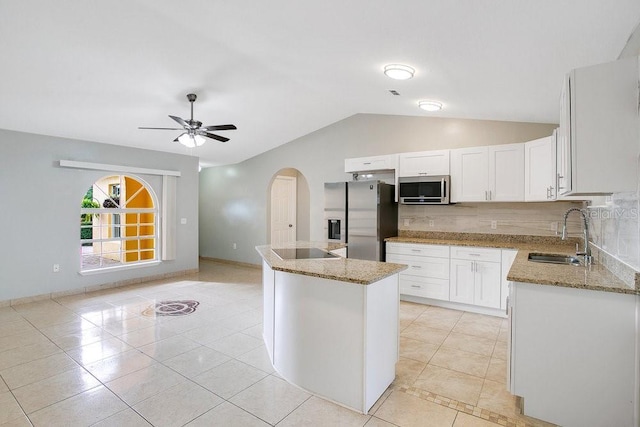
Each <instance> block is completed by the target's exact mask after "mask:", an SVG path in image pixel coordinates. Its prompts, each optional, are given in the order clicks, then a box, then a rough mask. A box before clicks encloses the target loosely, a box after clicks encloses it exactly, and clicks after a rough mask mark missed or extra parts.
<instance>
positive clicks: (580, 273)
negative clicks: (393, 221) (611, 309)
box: [386, 232, 640, 295]
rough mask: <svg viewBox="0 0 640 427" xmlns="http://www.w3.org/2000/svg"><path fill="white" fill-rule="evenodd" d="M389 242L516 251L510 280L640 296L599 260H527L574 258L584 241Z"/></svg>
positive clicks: (420, 237) (455, 236) (469, 237)
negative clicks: (556, 256) (583, 262)
mask: <svg viewBox="0 0 640 427" xmlns="http://www.w3.org/2000/svg"><path fill="white" fill-rule="evenodd" d="M386 241H387V242H397V243H421V244H432V245H451V246H476V247H489V248H500V249H516V250H518V254H517V256H516V258H515V260H514V262H513V265H512V266H511V270H509V274H508V275H507V279H508V280H511V281H514V282H526V283H535V284H539V285H549V286H562V287H569V288H577V289H589V290H594V291H606V292H617V293H625V294H635V295H640V289H638V287H637V286H636V287H632V286H629V285H627V284H626V283H624V282H623V281H622V280H621V279H619V278H618V277H617V276H616V275H614V274H613V273H612V272H611V271H609V270H608V269H607V268H606V267H605V266H604V265H602V264H600V263H599V262H597V260H596V262H595V263H594V264H593V265H590V266H586V267H585V266H573V265H562V264H548V263H537V262H531V261H529V260H528V257H529V253H532V252H537V253H550V254H563V255H575V252H576V250H575V244H576V242H581V239H569V240H568V242H565V241H562V240H560V238H559V237H557V236H517V235H504V234H475V233H474V234H471V233H444V232H443V233H432V232H409V233H404V234H401V235H400V236H398V237H391V238H388V239H386Z"/></svg>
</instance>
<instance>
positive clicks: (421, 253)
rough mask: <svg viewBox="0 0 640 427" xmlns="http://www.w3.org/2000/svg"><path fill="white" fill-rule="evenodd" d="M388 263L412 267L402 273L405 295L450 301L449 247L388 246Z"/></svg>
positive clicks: (393, 244)
mask: <svg viewBox="0 0 640 427" xmlns="http://www.w3.org/2000/svg"><path fill="white" fill-rule="evenodd" d="M386 260H387V262H394V263H398V264H406V265H407V266H408V268H407V269H406V270H404V271H402V272H401V273H400V293H401V294H403V295H412V296H418V297H423V298H432V299H438V300H445V301H446V300H448V299H449V247H448V246H442V245H423V244H409V243H387V253H386Z"/></svg>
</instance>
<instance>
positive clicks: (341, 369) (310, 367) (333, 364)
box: [274, 271, 366, 412]
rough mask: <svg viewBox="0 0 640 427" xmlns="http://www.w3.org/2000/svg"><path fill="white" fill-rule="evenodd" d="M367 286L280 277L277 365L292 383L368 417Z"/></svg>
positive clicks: (278, 274) (277, 285) (277, 275)
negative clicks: (365, 323) (365, 387)
mask: <svg viewBox="0 0 640 427" xmlns="http://www.w3.org/2000/svg"><path fill="white" fill-rule="evenodd" d="M365 290H366V286H365V285H360V284H354V283H346V282H339V281H335V280H329V279H321V278H317V277H311V276H304V275H299V274H291V273H285V272H281V271H276V272H275V324H274V336H275V345H274V352H275V363H274V366H275V368H276V370H277V371H278V373H279V374H280V375H282V377H283V378H285V379H286V380H288V381H289V382H291V383H293V384H296V385H298V386H300V387H302V388H304V389H306V390H309V391H311V392H313V393H315V394H317V395H319V396H322V397H325V398H327V399H330V400H333V401H335V402H338V403H340V404H342V405H345V406H347V407H349V408H352V409H355V410H358V411H360V412H364V408H363V402H364V391H363V389H364V378H363V372H364V316H363V313H364V293H365Z"/></svg>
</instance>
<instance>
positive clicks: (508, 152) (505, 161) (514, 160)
mask: <svg viewBox="0 0 640 427" xmlns="http://www.w3.org/2000/svg"><path fill="white" fill-rule="evenodd" d="M488 149H489V200H490V201H493V202H518V201H523V200H524V144H521V143H520V144H505V145H495V146H490V147H488Z"/></svg>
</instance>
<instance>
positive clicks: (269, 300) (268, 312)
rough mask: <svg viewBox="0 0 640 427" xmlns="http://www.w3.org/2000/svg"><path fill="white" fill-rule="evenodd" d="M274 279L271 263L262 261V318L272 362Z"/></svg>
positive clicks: (265, 339) (265, 343)
mask: <svg viewBox="0 0 640 427" xmlns="http://www.w3.org/2000/svg"><path fill="white" fill-rule="evenodd" d="M274 280H275V274H274V272H273V270H272V269H271V267H269V264H267V263H266V262H265V261H262V298H263V301H264V308H263V319H262V337H263V339H264V345H265V347H266V348H267V352H268V353H269V359H270V360H271V364H273V363H274V360H273V356H274V354H273V320H274V310H273V308H274V307H273V304H274V289H275V286H274Z"/></svg>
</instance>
